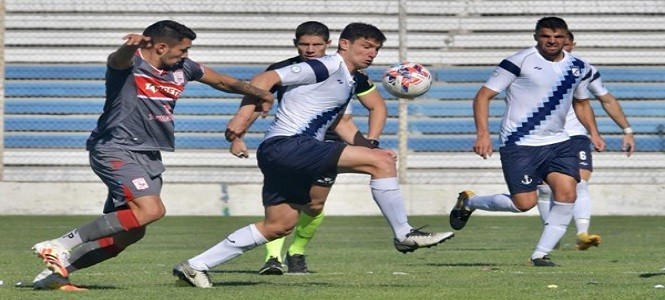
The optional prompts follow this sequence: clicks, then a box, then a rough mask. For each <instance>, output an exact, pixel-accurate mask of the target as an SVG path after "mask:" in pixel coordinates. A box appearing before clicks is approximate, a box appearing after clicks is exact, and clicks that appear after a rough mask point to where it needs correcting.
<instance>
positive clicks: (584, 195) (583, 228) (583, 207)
mask: <svg viewBox="0 0 665 300" xmlns="http://www.w3.org/2000/svg"><path fill="white" fill-rule="evenodd" d="M573 218H575V227H576V228H577V233H578V234H580V233H583V232H589V224H590V223H591V196H590V195H589V183H588V182H586V181H584V180H582V181H580V183H578V184H577V199H576V200H575V208H574V209H573Z"/></svg>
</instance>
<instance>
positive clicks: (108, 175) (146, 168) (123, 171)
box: [89, 147, 164, 213]
mask: <svg viewBox="0 0 665 300" xmlns="http://www.w3.org/2000/svg"><path fill="white" fill-rule="evenodd" d="M89 158H90V167H91V168H92V171H93V172H95V174H97V176H99V178H100V179H101V180H102V182H104V184H105V185H106V186H107V187H108V196H107V198H106V203H105V204H104V213H109V212H113V211H115V210H117V209H118V208H122V207H125V206H126V205H127V203H128V202H130V201H132V200H133V199H134V198H137V197H142V196H148V195H159V194H160V193H161V190H162V176H161V174H162V173H163V172H164V165H163V164H162V156H161V154H160V153H159V151H129V150H124V149H119V148H107V147H97V148H94V149H91V150H90V153H89Z"/></svg>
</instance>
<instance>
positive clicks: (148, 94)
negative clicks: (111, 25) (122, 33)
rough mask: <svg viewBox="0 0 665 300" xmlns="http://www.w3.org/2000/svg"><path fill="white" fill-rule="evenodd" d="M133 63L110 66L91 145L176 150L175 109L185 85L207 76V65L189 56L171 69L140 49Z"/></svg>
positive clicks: (91, 146)
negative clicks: (158, 65) (121, 67)
mask: <svg viewBox="0 0 665 300" xmlns="http://www.w3.org/2000/svg"><path fill="white" fill-rule="evenodd" d="M133 62H134V64H133V66H132V67H131V68H128V69H124V70H115V69H112V68H110V67H107V70H106V102H105V103H104V111H103V113H102V115H101V116H100V117H99V120H98V121H97V127H96V128H95V129H94V130H93V131H92V133H91V134H90V137H89V138H88V141H87V147H86V148H87V149H88V150H90V149H91V148H93V147H96V146H110V147H117V148H123V149H127V150H133V151H159V150H165V151H173V150H174V148H175V134H174V123H173V109H174V108H175V104H176V100H177V99H178V98H179V97H180V96H181V95H182V93H183V91H184V89H185V85H186V84H187V83H188V82H189V81H192V80H199V79H201V78H202V77H203V68H202V66H200V65H199V64H197V63H196V62H194V61H192V60H190V59H188V58H186V59H184V60H183V61H182V62H181V63H180V65H178V66H176V67H174V68H173V69H171V70H158V69H155V68H154V67H153V66H152V65H150V64H149V63H148V62H147V61H145V60H144V59H143V58H142V57H141V54H140V51H137V52H136V54H135V55H134V58H133Z"/></svg>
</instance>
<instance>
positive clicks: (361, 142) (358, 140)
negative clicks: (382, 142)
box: [353, 131, 379, 149]
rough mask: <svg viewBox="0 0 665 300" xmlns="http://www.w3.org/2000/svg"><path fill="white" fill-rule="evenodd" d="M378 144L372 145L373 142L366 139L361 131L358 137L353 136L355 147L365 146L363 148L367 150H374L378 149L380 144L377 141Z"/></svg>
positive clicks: (358, 132)
mask: <svg viewBox="0 0 665 300" xmlns="http://www.w3.org/2000/svg"><path fill="white" fill-rule="evenodd" d="M376 143H377V145H374V143H372V140H368V139H366V138H365V137H364V136H363V135H362V133H360V131H356V135H355V136H353V145H354V146H363V147H367V148H370V149H374V148H377V147H378V143H379V142H378V141H376Z"/></svg>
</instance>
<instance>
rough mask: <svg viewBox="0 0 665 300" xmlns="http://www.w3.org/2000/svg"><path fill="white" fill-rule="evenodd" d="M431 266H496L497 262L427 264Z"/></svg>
mask: <svg viewBox="0 0 665 300" xmlns="http://www.w3.org/2000/svg"><path fill="white" fill-rule="evenodd" d="M427 265H428V266H432V267H498V266H500V265H499V264H496V263H445V264H444V263H439V264H431V263H430V264H427ZM504 266H513V265H504Z"/></svg>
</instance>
